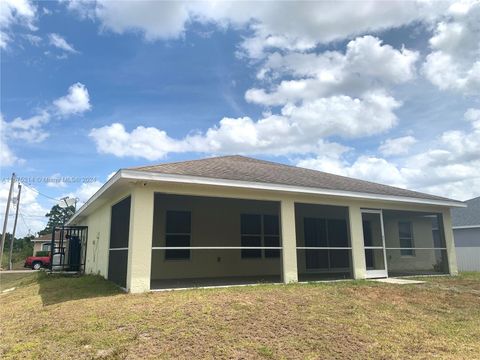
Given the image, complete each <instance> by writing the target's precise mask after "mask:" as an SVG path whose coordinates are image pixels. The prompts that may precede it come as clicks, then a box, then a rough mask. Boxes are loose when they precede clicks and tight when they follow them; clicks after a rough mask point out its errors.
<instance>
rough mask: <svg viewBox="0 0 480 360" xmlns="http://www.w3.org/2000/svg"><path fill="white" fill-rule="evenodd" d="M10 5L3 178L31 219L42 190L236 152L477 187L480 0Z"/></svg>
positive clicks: (409, 183)
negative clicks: (20, 195) (21, 194)
mask: <svg viewBox="0 0 480 360" xmlns="http://www.w3.org/2000/svg"><path fill="white" fill-rule="evenodd" d="M1 6H2V8H1V10H2V15H1V16H0V26H1V38H0V46H1V114H2V134H1V136H0V140H1V142H2V163H1V177H2V179H5V178H8V177H9V176H10V174H11V172H12V171H15V172H16V173H17V174H18V176H20V177H22V178H23V180H24V182H26V183H27V185H28V184H29V185H30V188H26V191H25V196H26V198H25V205H24V207H23V208H22V211H21V212H22V213H23V220H24V221H23V222H22V225H21V227H22V229H20V231H21V232H23V233H26V232H27V231H28V229H31V231H32V232H34V231H38V230H39V229H41V227H42V225H43V221H44V220H43V214H44V213H45V210H46V209H48V208H49V207H50V206H52V205H53V204H54V200H51V199H49V198H47V197H46V196H44V195H48V196H49V197H52V198H60V197H62V196H66V195H69V196H75V197H78V198H79V200H80V202H84V201H86V200H87V199H88V197H89V196H91V195H92V194H93V192H94V191H95V190H96V189H97V188H98V187H99V186H100V185H101V184H102V183H103V182H105V180H106V179H107V177H108V176H109V175H110V174H111V173H112V172H114V171H116V170H118V169H119V168H123V167H130V166H137V165H143V164H149V163H158V162H164V161H178V160H183V159H193V158H201V157H205V156H212V155H223V154H232V153H241V154H245V155H249V156H255V157H259V158H264V159H270V160H274V161H279V162H284V163H288V164H294V165H299V166H305V167H310V168H314V169H318V170H323V171H328V172H333V173H338V174H341V175H346V176H352V177H357V178H363V179H366V180H371V181H376V182H381V183H386V184H390V185H395V186H401V187H407V188H411V189H415V190H419V191H424V192H429V193H434V194H438V195H443V196H446V197H452V198H458V199H462V200H464V199H468V198H470V197H474V196H478V195H479V194H480V170H479V169H480V140H479V138H480V110H479V109H480V101H479V94H480V40H479V39H480V27H479V26H478V24H479V23H480V4H479V2H478V1H463V2H459V3H454V2H428V1H427V2H419V3H416V2H414V1H411V2H407V3H404V2H403V3H402V2H395V1H391V2H381V3H375V2H357V3H355V4H353V3H340V2H337V3H335V4H333V3H327V2H323V3H320V2H318V3H315V2H309V3H288V2H282V3H274V2H264V3H255V2H242V3H222V2H216V3H211V2H204V3H199V2H196V3H184V2H176V3H169V2H148V1H142V2H134V1H122V2H115V1H109V2H105V1H96V2H94V1H90V2H86V1H74V2H72V1H63V2H54V1H44V2H33V1H28V0H22V1H13V0H7V1H4V2H2V5H1ZM352 7H357V8H358V9H352ZM45 178H49V179H56V181H57V182H56V183H54V184H52V182H50V183H47V182H45ZM63 178H66V180H67V181H66V182H65V181H60V180H62V179H63ZM83 178H89V179H90V180H91V179H92V178H93V179H94V180H93V181H90V182H82V179H83ZM28 180H31V182H30V183H28ZM68 180H70V181H73V182H69V181H68ZM7 188H8V184H7V183H6V182H5V181H4V182H3V183H2V188H1V193H0V202H1V204H2V208H4V206H5V205H4V203H5V199H6V193H7V190H8V189H7ZM39 193H40V194H39Z"/></svg>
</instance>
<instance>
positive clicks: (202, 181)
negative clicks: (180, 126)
mask: <svg viewBox="0 0 480 360" xmlns="http://www.w3.org/2000/svg"><path fill="white" fill-rule="evenodd" d="M121 176H122V178H126V179H130V180H143V181H158V182H162V181H163V182H177V183H182V184H199V185H214V186H224V187H235V188H244V189H255V190H270V191H279V192H290V193H302V194H315V195H328V196H342V197H347V198H356V199H367V200H377V201H378V200H380V201H394V202H402V203H414V204H424V205H437V206H447V207H466V205H465V204H464V203H462V202H460V201H454V200H451V201H449V200H433V199H421V198H414V197H406V196H394V195H381V194H371V193H362V192H354V191H345V190H330V189H320V188H310V187H304V186H292V185H282V184H270V183H260V182H250V181H240V180H225V179H214V178H205V177H199V176H188V175H173V174H160V173H153V172H145V171H138V170H122V171H121Z"/></svg>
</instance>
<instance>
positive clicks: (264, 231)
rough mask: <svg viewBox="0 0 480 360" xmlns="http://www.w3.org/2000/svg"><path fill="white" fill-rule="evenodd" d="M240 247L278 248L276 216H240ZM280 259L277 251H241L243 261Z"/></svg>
mask: <svg viewBox="0 0 480 360" xmlns="http://www.w3.org/2000/svg"><path fill="white" fill-rule="evenodd" d="M240 223H241V225H240V227H241V229H240V230H241V245H242V246H245V247H257V246H258V247H262V246H265V247H280V229H279V221H278V216H277V215H259V214H242V215H241V216H240ZM262 252H263V254H264V256H265V258H278V257H280V250H279V249H263V250H262V249H242V251H241V256H242V258H244V259H248V258H261V257H262Z"/></svg>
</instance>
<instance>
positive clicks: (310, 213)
mask: <svg viewBox="0 0 480 360" xmlns="http://www.w3.org/2000/svg"><path fill="white" fill-rule="evenodd" d="M295 224H296V243H297V266H298V279H299V281H315V280H330V279H347V278H352V265H351V264H352V261H351V256H352V254H351V252H352V248H351V242H350V234H349V233H350V231H349V226H348V208H347V207H340V206H328V205H314V204H300V203H299V204H295Z"/></svg>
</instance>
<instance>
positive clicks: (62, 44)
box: [48, 33, 78, 54]
mask: <svg viewBox="0 0 480 360" xmlns="http://www.w3.org/2000/svg"><path fill="white" fill-rule="evenodd" d="M48 40H49V42H50V45H52V46H55V47H56V48H59V49H61V50H63V51H66V52H68V53H72V54H75V53H78V51H77V50H75V48H74V47H73V45H71V44H69V43H68V42H67V40H65V39H64V38H63V37H62V36H61V35H59V34H55V33H52V34H49V35H48Z"/></svg>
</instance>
